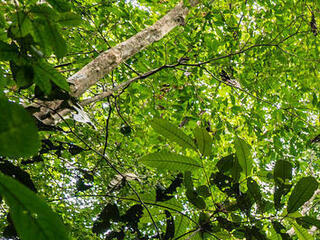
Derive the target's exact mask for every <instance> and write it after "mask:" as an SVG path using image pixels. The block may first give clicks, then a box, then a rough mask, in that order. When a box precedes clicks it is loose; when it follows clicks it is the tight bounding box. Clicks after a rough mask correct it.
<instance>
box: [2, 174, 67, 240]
mask: <svg viewBox="0 0 320 240" xmlns="http://www.w3.org/2000/svg"><path fill="white" fill-rule="evenodd" d="M0 193H1V195H2V196H3V197H4V199H5V201H6V203H7V204H8V206H9V207H10V213H11V217H12V220H13V223H14V226H15V228H16V230H17V232H18V235H19V236H20V238H21V239H22V240H33V239H34V238H35V236H36V237H37V238H38V239H48V240H50V239H57V240H58V239H60V240H63V239H69V237H68V234H67V232H66V229H65V227H64V225H63V223H62V222H61V220H60V218H59V217H58V215H56V214H55V213H54V212H53V211H52V210H51V209H50V208H49V207H48V206H47V205H46V204H45V202H44V201H42V200H41V199H40V198H39V197H38V196H37V195H36V194H35V193H33V192H32V191H31V190H29V189H28V188H26V187H25V186H23V185H22V184H20V183H19V182H17V181H16V180H14V179H12V178H10V177H7V176H5V175H3V174H0Z"/></svg>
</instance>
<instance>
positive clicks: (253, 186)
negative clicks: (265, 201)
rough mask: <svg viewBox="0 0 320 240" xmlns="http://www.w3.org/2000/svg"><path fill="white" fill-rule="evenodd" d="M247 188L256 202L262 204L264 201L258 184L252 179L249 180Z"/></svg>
mask: <svg viewBox="0 0 320 240" xmlns="http://www.w3.org/2000/svg"><path fill="white" fill-rule="evenodd" d="M247 187H248V191H249V193H250V195H251V196H252V197H253V199H254V201H255V202H257V203H258V202H260V201H261V199H262V195H261V192H260V187H259V185H258V183H257V182H256V181H255V180H253V179H252V178H251V177H250V178H248V179H247Z"/></svg>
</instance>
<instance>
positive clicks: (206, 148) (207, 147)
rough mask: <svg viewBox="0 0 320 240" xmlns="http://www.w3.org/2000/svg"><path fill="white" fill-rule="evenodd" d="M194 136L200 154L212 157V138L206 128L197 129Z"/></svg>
mask: <svg viewBox="0 0 320 240" xmlns="http://www.w3.org/2000/svg"><path fill="white" fill-rule="evenodd" d="M194 136H195V139H196V144H197V147H198V149H199V151H200V153H201V154H202V155H204V156H210V154H211V151H212V138H211V136H210V135H209V133H208V131H207V130H206V129H205V128H199V127H196V128H195V129H194Z"/></svg>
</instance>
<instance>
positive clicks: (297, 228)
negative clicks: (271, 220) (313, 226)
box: [292, 221, 314, 240]
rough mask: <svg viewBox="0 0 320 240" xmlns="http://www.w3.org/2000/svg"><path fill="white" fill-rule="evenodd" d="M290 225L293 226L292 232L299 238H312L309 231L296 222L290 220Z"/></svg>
mask: <svg viewBox="0 0 320 240" xmlns="http://www.w3.org/2000/svg"><path fill="white" fill-rule="evenodd" d="M292 225H293V228H294V232H295V233H296V234H297V236H298V239H299V240H311V239H314V238H313V237H312V236H311V235H310V234H309V233H308V230H307V229H304V228H303V227H301V226H299V225H298V224H297V223H295V222H293V221H292Z"/></svg>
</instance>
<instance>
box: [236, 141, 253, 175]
mask: <svg viewBox="0 0 320 240" xmlns="http://www.w3.org/2000/svg"><path fill="white" fill-rule="evenodd" d="M234 146H235V149H236V156H237V158H238V161H239V164H240V166H241V168H242V170H243V171H244V172H245V174H246V176H249V175H251V173H252V167H253V160H252V156H251V153H250V145H249V144H248V143H247V142H246V141H244V140H243V139H241V138H239V137H236V139H235V141H234Z"/></svg>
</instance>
